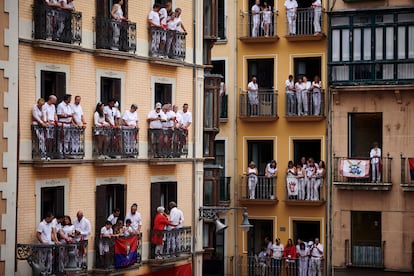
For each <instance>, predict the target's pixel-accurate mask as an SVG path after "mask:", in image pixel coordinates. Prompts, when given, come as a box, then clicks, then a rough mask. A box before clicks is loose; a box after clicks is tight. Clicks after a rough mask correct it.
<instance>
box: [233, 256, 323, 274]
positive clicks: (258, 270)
mask: <svg viewBox="0 0 414 276" xmlns="http://www.w3.org/2000/svg"><path fill="white" fill-rule="evenodd" d="M237 266H238V270H239V273H240V275H246V276H272V275H279V276H295V275H325V271H324V259H323V258H313V257H303V258H297V259H294V258H289V259H287V258H282V259H273V258H272V257H269V256H264V257H263V256H262V257H259V256H257V255H256V256H239V257H238V258H237Z"/></svg>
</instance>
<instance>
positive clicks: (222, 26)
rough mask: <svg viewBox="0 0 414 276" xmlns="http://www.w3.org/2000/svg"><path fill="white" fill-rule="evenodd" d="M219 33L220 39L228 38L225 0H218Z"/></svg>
mask: <svg viewBox="0 0 414 276" xmlns="http://www.w3.org/2000/svg"><path fill="white" fill-rule="evenodd" d="M217 9H218V16H217V34H218V38H219V39H226V13H225V9H226V2H225V1H224V0H217Z"/></svg>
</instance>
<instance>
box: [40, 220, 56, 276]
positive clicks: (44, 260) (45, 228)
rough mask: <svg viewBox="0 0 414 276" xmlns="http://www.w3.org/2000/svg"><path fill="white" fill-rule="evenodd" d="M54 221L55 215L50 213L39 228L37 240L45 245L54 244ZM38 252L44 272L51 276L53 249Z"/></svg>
mask: <svg viewBox="0 0 414 276" xmlns="http://www.w3.org/2000/svg"><path fill="white" fill-rule="evenodd" d="M52 220H53V214H52V213H51V212H48V213H46V215H45V216H44V218H43V220H42V222H40V223H39V226H38V227H37V232H36V237H37V240H38V241H39V242H40V243H41V244H43V245H52V244H54V242H53V240H52ZM38 252H39V253H38V254H39V257H38V258H39V260H40V263H41V264H43V265H44V266H45V270H46V271H44V272H47V273H48V275H49V274H51V273H52V268H53V254H52V247H50V248H46V249H44V250H39V251H38Z"/></svg>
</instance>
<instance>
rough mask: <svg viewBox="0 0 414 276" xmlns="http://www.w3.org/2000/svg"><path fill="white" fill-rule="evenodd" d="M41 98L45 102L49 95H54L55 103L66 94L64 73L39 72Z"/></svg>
mask: <svg viewBox="0 0 414 276" xmlns="http://www.w3.org/2000/svg"><path fill="white" fill-rule="evenodd" d="M41 78H42V80H41V96H42V98H43V99H45V100H46V101H47V99H48V98H49V96H50V95H56V97H57V98H58V101H57V102H60V101H62V99H63V96H65V94H66V74H65V73H64V72H52V71H43V70H42V71H41Z"/></svg>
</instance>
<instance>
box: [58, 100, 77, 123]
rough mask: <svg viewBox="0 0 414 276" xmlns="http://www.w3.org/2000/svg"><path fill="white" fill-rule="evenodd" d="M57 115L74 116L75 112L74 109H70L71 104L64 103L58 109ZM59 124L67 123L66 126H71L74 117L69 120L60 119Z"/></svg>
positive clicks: (68, 118)
mask: <svg viewBox="0 0 414 276" xmlns="http://www.w3.org/2000/svg"><path fill="white" fill-rule="evenodd" d="M57 114H58V115H71V116H72V114H73V111H72V108H71V107H70V105H69V104H67V103H65V102H64V101H62V102H61V103H60V104H59V105H58V107H57ZM59 122H61V123H65V124H70V123H71V122H72V117H67V118H63V117H60V118H59Z"/></svg>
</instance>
